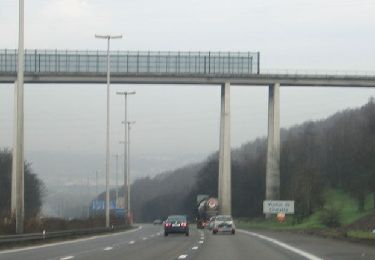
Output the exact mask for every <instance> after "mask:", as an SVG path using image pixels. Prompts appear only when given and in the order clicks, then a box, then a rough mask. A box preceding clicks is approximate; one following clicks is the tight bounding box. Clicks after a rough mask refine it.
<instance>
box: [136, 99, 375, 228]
mask: <svg viewBox="0 0 375 260" xmlns="http://www.w3.org/2000/svg"><path fill="white" fill-rule="evenodd" d="M373 158H375V104H374V100H373V99H371V100H370V101H369V102H368V103H367V104H366V105H364V106H363V107H360V108H357V109H347V110H345V111H341V112H338V113H336V114H334V115H332V116H330V117H328V118H326V119H324V120H319V121H307V122H304V123H302V124H300V125H296V126H293V127H291V128H289V129H283V130H282V135H281V158H280V171H281V198H282V199H290V200H295V201H296V221H302V219H305V218H307V217H309V216H310V215H311V214H313V213H314V212H315V211H317V210H319V209H321V208H322V207H323V205H324V203H325V198H324V196H323V194H324V192H325V191H326V190H327V189H340V190H342V191H343V192H345V193H347V194H350V196H351V197H352V198H354V199H355V201H356V203H357V209H358V211H363V210H364V206H365V198H366V197H367V196H369V195H371V194H374V192H375V160H373ZM265 165H266V138H258V139H256V140H254V141H252V142H249V143H246V144H244V145H242V146H241V147H239V148H238V149H234V150H233V156H232V200H233V201H232V207H233V215H234V216H235V217H247V218H249V217H250V218H253V217H259V216H262V215H263V214H262V201H263V200H264V194H265ZM185 171H187V172H188V173H187V174H185V173H183V172H185ZM217 172H218V159H217V153H214V154H212V155H211V156H209V157H208V159H207V160H206V161H205V162H203V163H201V164H198V165H192V166H188V167H185V168H182V169H179V170H176V171H173V172H170V173H168V174H164V175H159V176H158V177H156V178H144V179H140V180H139V181H137V182H136V183H135V184H134V188H133V190H134V194H135V195H133V196H134V197H136V198H137V200H136V201H134V202H133V205H135V204H136V205H137V211H136V212H135V213H136V216H137V219H139V220H150V219H151V218H153V217H161V216H165V215H166V214H169V213H175V212H184V213H188V214H190V215H193V214H194V207H195V197H196V195H197V194H201V193H204V194H210V195H212V196H217ZM186 178H187V179H186ZM146 194H147V195H146ZM373 203H374V201H373ZM146 213H147V214H146ZM144 216H148V217H147V218H145V217H144Z"/></svg>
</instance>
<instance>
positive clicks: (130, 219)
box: [127, 121, 135, 224]
mask: <svg viewBox="0 0 375 260" xmlns="http://www.w3.org/2000/svg"><path fill="white" fill-rule="evenodd" d="M132 124H135V121H131V122H127V126H128V140H127V143H128V169H127V172H128V178H127V184H128V216H129V224H132V222H133V217H132V214H131V204H130V130H131V125H132Z"/></svg>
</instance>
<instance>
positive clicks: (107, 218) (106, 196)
mask: <svg viewBox="0 0 375 260" xmlns="http://www.w3.org/2000/svg"><path fill="white" fill-rule="evenodd" d="M95 37H96V38H98V39H106V40H107V136H106V137H107V139H106V162H105V164H106V172H105V173H106V180H105V187H106V191H105V226H106V227H109V225H110V223H109V222H110V220H109V173H110V136H109V135H110V81H111V62H110V58H111V56H110V51H109V49H110V41H111V39H121V38H122V35H97V34H96V35H95Z"/></svg>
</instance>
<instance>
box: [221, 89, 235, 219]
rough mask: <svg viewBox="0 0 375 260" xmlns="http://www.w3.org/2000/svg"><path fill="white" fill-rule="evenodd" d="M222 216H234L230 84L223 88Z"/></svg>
mask: <svg viewBox="0 0 375 260" xmlns="http://www.w3.org/2000/svg"><path fill="white" fill-rule="evenodd" d="M218 184H219V187H218V188H219V189H218V199H219V207H220V214H225V215H231V214H232V190H231V146H230V83H229V82H225V84H223V85H222V86H221V113H220V149H219V183H218Z"/></svg>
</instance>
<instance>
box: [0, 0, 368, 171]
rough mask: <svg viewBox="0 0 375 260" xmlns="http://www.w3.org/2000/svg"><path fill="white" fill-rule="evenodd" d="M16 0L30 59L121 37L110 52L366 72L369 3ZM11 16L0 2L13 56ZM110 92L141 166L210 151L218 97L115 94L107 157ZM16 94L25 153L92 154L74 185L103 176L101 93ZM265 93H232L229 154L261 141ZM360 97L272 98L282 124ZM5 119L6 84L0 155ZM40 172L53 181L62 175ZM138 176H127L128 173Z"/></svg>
mask: <svg viewBox="0 0 375 260" xmlns="http://www.w3.org/2000/svg"><path fill="white" fill-rule="evenodd" d="M25 2H26V3H25V13H26V18H25V22H26V27H25V33H26V40H25V46H26V48H28V49H32V48H39V49H43V48H48V49H100V50H104V49H105V48H106V44H105V42H104V41H102V40H97V39H95V38H94V34H95V33H116V34H123V35H124V39H122V40H116V41H113V42H112V49H114V50H181V51H196V50H198V51H199V50H201V51H207V50H211V51H219V50H220V51H260V52H261V71H262V70H265V69H300V70H301V69H309V70H330V71H335V70H340V71H343V70H344V71H351V72H355V71H375V50H374V45H375V19H374V13H375V1H374V0H315V1H311V0H309V1H308V0H283V1H281V0H253V1H251V0H231V1H222V0H199V1H198V0H184V1H182V0H158V1H151V0H148V1H146V0H34V1H28V0H26V1H25ZM17 17H18V1H16V0H0V32H1V40H0V48H16V47H17V42H18V36H17V34H18V31H17V28H18V20H17ZM119 90H136V91H137V94H136V95H135V96H132V97H130V98H129V119H131V120H135V121H136V122H137V123H136V125H135V126H134V128H133V131H132V137H133V138H132V158H133V159H134V161H137V163H138V164H141V163H142V158H146V157H160V159H165V158H168V157H169V158H176V159H175V160H181V163H182V164H183V163H184V161H183V160H182V159H181V158H183V156H185V155H186V157H187V158H196V157H197V156H198V157H199V158H202V159H203V158H204V156H205V155H208V154H209V153H210V152H213V151H215V150H217V149H218V141H219V110H220V89H219V87H215V86H161V85H137V86H131V85H114V86H113V87H112V96H111V98H112V100H111V102H112V103H111V109H112V111H111V120H112V131H111V135H112V147H113V148H112V153H113V154H114V153H116V152H119V153H121V152H122V146H121V145H119V143H118V142H119V141H120V140H122V139H123V137H122V136H123V127H122V125H121V121H122V120H123V115H124V112H123V110H124V102H123V97H120V96H116V91H119ZM25 91H26V93H25V95H26V96H25V99H26V100H25V113H26V114H25V116H26V119H25V120H26V121H25V127H26V130H25V138H26V147H25V149H26V155H30V156H31V157H32V153H34V152H40V151H43V152H48V153H52V154H56V156H57V155H58V154H61V153H71V154H95V155H98V154H99V155H103V156H102V161H100V160H99V162H96V163H97V164H96V165H94V166H93V167H92V168H93V169H87V171H85V172H82V175H84V174H87V172H90V171H94V170H95V169H96V168H98V167H99V168H100V167H101V168H102V169H104V162H105V158H104V152H105V106H106V105H105V102H106V96H105V94H106V88H105V86H104V85H53V84H51V85H25ZM267 95H268V92H267V88H265V87H232V91H231V109H232V110H231V112H232V129H231V134H232V146H233V147H237V146H239V145H241V144H242V143H244V142H246V141H249V140H252V139H254V138H255V137H258V136H263V135H265V133H266V130H267ZM370 96H375V90H374V89H341V88H329V89H323V88H315V89H313V88H282V89H281V125H282V127H288V126H291V125H293V124H296V123H301V122H303V121H305V120H310V119H321V118H324V117H327V116H329V115H330V114H332V113H334V112H336V111H338V110H342V109H345V108H348V107H357V106H360V105H363V104H364V103H365V102H367V100H368V99H369V97H370ZM12 109H13V86H12V85H9V84H8V85H7V84H3V85H1V86H0V147H10V146H11V143H12V124H13V122H12V111H13V110H12ZM194 155H197V156H194ZM189 156H191V157H189ZM177 158H178V159H177ZM37 160H38V161H36V162H34V163H35V165H37V166H38V165H39V167H40V165H43V164H48V161H43V159H41V158H39V159H37ZM66 163H67V164H69V163H71V162H66ZM176 164H178V161H177V162H176ZM134 167H135V168H136V169H137V165H134ZM37 168H38V167H37ZM41 168H43V167H40V169H41ZM50 168H51V170H50V174H52V175H53V174H62V173H63V172H64V169H53V167H50ZM138 168H139V167H138ZM165 168H167V167H165ZM36 170H37V171H38V169H36ZM151 172H152V171H150V173H151ZM147 173H148V172H147V170H142V172H140V171H139V172H137V170H135V174H138V175H144V174H147ZM41 174H45V172H42V173H41Z"/></svg>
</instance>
